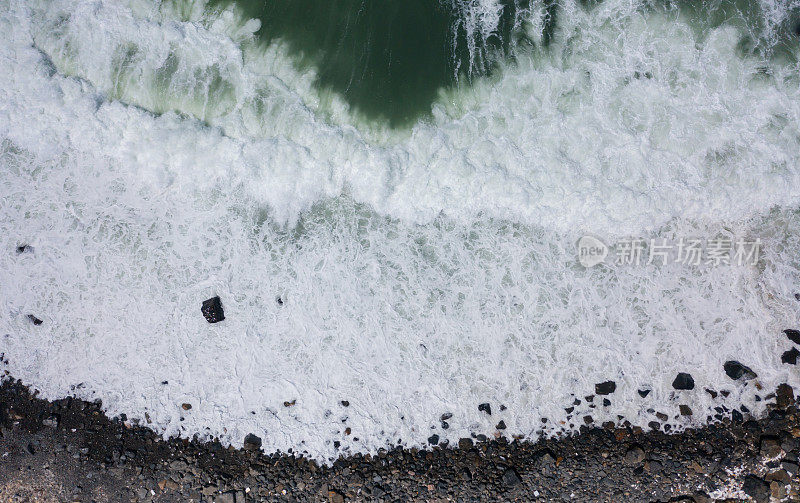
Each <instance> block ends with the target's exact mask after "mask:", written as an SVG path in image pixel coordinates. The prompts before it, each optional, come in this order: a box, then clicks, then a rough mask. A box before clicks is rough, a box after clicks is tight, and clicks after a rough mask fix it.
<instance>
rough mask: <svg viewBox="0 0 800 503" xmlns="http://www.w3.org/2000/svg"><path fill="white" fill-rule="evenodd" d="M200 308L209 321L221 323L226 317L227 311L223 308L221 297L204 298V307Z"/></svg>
mask: <svg viewBox="0 0 800 503" xmlns="http://www.w3.org/2000/svg"><path fill="white" fill-rule="evenodd" d="M200 310H201V311H202V312H203V316H204V317H205V318H206V321H208V322H209V323H219V322H220V321H222V320H224V319H225V312H224V311H223V310H222V302H221V301H220V299H219V297H212V298H210V299H208V300H204V301H203V307H202V308H201V309H200Z"/></svg>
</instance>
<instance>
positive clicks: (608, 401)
mask: <svg viewBox="0 0 800 503" xmlns="http://www.w3.org/2000/svg"><path fill="white" fill-rule="evenodd" d="M609 405H611V400H609V399H608V398H603V407H608V406H609Z"/></svg>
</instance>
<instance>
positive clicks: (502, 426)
mask: <svg viewBox="0 0 800 503" xmlns="http://www.w3.org/2000/svg"><path fill="white" fill-rule="evenodd" d="M495 428H497V429H498V430H505V429H506V423H505V421H500V422H499V423H497V426H495Z"/></svg>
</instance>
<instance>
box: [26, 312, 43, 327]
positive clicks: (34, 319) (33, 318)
mask: <svg viewBox="0 0 800 503" xmlns="http://www.w3.org/2000/svg"><path fill="white" fill-rule="evenodd" d="M28 319H29V320H31V323H33V324H34V325H36V326H39V325H41V324H42V323H44V322H43V321H42V320H40V319H39V318H37V317H36V316H34V315H32V314H29V315H28Z"/></svg>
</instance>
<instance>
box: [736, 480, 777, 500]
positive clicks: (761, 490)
mask: <svg viewBox="0 0 800 503" xmlns="http://www.w3.org/2000/svg"><path fill="white" fill-rule="evenodd" d="M742 491H744V493H745V494H747V495H748V496H750V497H751V498H753V499H754V500H756V501H757V502H758V503H762V502H763V503H766V502H767V501H769V493H770V490H769V484H767V483H766V482H764V481H763V480H762V479H761V478H759V477H756V476H755V475H748V476H746V477H745V478H744V484H743V485H742Z"/></svg>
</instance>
